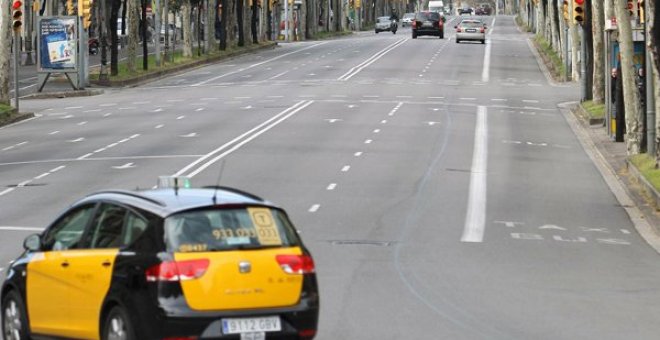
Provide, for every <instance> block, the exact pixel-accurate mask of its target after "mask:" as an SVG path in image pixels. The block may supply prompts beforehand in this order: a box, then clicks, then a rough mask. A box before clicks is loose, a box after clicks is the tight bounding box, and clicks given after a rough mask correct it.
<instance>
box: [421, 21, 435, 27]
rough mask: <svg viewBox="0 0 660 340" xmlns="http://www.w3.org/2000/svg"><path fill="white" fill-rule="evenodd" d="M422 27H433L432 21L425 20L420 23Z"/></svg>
mask: <svg viewBox="0 0 660 340" xmlns="http://www.w3.org/2000/svg"><path fill="white" fill-rule="evenodd" d="M422 27H433V23H430V22H425V23H423V24H422Z"/></svg>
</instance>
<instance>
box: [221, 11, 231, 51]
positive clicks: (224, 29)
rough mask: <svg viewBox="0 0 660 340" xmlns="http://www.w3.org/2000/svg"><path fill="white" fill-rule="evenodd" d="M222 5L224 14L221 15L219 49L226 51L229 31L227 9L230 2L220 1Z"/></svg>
mask: <svg viewBox="0 0 660 340" xmlns="http://www.w3.org/2000/svg"><path fill="white" fill-rule="evenodd" d="M220 1H221V3H222V12H221V13H220V46H219V48H220V49H221V50H223V51H224V50H226V49H227V30H228V25H227V21H228V20H229V18H228V17H229V16H228V15H227V13H228V12H227V9H228V8H229V1H228V0H220Z"/></svg>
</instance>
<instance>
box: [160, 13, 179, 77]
mask: <svg viewBox="0 0 660 340" xmlns="http://www.w3.org/2000/svg"><path fill="white" fill-rule="evenodd" d="M169 3H170V1H169V0H163V4H162V6H161V8H162V9H163V22H162V24H161V26H162V27H165V36H164V37H163V39H165V40H164V41H165V46H164V51H163V64H165V63H166V62H169V61H170V59H169V58H170V38H174V37H170V8H169ZM174 34H176V26H175V27H174Z"/></svg>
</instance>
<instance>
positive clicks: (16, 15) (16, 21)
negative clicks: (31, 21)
mask: <svg viewBox="0 0 660 340" xmlns="http://www.w3.org/2000/svg"><path fill="white" fill-rule="evenodd" d="M11 11H12V12H11V17H12V19H13V21H12V23H11V27H12V28H13V29H14V32H18V31H20V30H21V27H22V26H23V3H22V2H21V0H14V2H13V3H12V5H11Z"/></svg>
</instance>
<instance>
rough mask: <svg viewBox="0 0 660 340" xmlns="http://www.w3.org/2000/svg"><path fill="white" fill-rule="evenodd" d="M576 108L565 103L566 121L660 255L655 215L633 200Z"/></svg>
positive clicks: (637, 225)
mask: <svg viewBox="0 0 660 340" xmlns="http://www.w3.org/2000/svg"><path fill="white" fill-rule="evenodd" d="M576 106H581V104H580V103H577V102H570V103H563V104H560V105H559V108H560V112H562V115H563V116H564V119H566V122H567V123H568V125H569V126H570V128H571V130H573V132H574V133H575V136H576V137H577V139H578V140H579V142H580V144H581V145H582V148H583V149H584V151H585V152H586V153H587V155H588V156H589V158H590V159H591V161H592V162H593V164H594V166H596V168H597V169H598V172H600V174H601V176H602V177H603V179H604V180H605V183H607V186H609V188H610V190H611V191H612V193H613V194H614V196H615V197H616V200H617V201H618V202H619V204H620V205H621V207H622V208H623V209H624V210H625V211H626V213H627V214H628V217H629V218H630V221H631V222H632V223H633V225H634V226H635V229H636V230H637V232H638V233H639V235H640V236H641V237H642V238H643V239H644V241H646V243H647V244H648V245H649V246H651V248H653V249H654V250H655V251H656V252H657V253H659V254H660V230H659V227H660V226H656V225H654V224H653V222H651V221H652V219H650V218H649V217H651V216H647V215H646V214H645V213H644V212H643V211H642V209H640V207H639V206H638V204H639V202H638V201H636V200H635V199H633V198H632V197H633V196H634V195H633V194H632V192H631V190H632V189H631V188H630V187H629V186H628V185H626V183H625V181H624V180H623V179H622V178H621V177H620V176H619V175H618V174H617V172H616V170H615V169H614V168H613V167H612V165H610V163H609V162H608V161H607V159H606V157H605V155H603V153H602V152H601V150H600V149H599V148H598V147H597V146H596V144H595V142H594V140H593V139H592V137H591V135H590V134H589V132H588V131H587V128H588V126H585V125H586V124H585V123H584V122H581V121H580V118H581V117H580V116H579V114H576V112H575V108H576ZM561 109H563V110H561ZM629 169H635V166H630V167H629Z"/></svg>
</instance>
